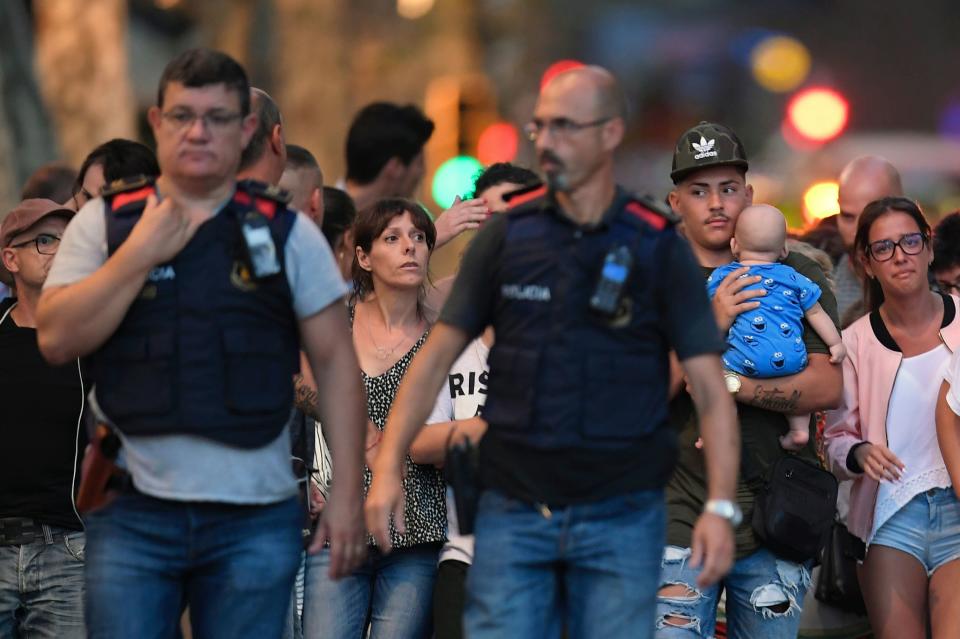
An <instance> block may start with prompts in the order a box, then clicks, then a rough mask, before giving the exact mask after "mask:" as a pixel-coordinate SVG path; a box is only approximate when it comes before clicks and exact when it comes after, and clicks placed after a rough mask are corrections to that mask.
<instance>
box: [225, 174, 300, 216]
mask: <svg viewBox="0 0 960 639" xmlns="http://www.w3.org/2000/svg"><path fill="white" fill-rule="evenodd" d="M292 197H293V196H292V195H291V194H290V193H289V192H288V191H286V190H284V189H281V188H280V187H279V186H275V185H273V184H267V183H266V182H261V181H260V180H240V181H239V182H237V190H236V192H235V193H234V195H233V199H234V201H235V202H238V203H240V204H243V205H246V206H252V207H254V208H255V209H256V210H257V211H259V212H260V213H262V214H263V215H265V216H266V217H267V218H269V219H271V220H272V219H273V218H274V216H275V215H276V214H277V213H278V212H280V211H283V210H284V209H286V208H287V204H289V203H290V200H291V198H292Z"/></svg>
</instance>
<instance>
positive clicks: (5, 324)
mask: <svg viewBox="0 0 960 639" xmlns="http://www.w3.org/2000/svg"><path fill="white" fill-rule="evenodd" d="M73 213H74V212H73V211H72V210H70V209H68V208H64V207H63V206H62V205H60V204H57V203H56V202H53V201H51V200H43V199H34V200H25V201H24V202H22V203H21V204H20V206H18V207H17V208H16V209H14V210H13V211H12V212H11V213H10V214H9V215H8V216H7V217H6V218H4V221H3V225H2V226H0V247H3V248H2V249H0V250H2V258H3V264H2V269H0V279H3V280H4V281H5V282H7V283H9V284H13V285H14V286H15V288H16V292H17V297H16V299H7V300H4V301H3V302H2V303H0V405H2V406H3V424H4V432H3V445H2V446H0V637H16V636H23V635H24V634H25V633H27V631H28V630H30V631H31V632H38V633H41V634H42V635H43V636H46V637H59V638H67V639H69V638H71V637H83V636H85V633H84V626H83V551H84V537H83V524H82V523H81V521H80V517H79V515H78V514H77V511H76V509H75V507H74V501H73V498H74V492H75V490H74V489H75V487H76V480H77V476H78V473H77V459H78V452H79V451H81V450H83V449H84V447H85V446H86V431H85V429H84V428H83V427H82V425H81V419H80V416H81V413H82V411H83V383H82V377H81V374H80V368H79V362H78V361H74V362H71V363H69V364H66V365H64V366H50V365H49V364H47V362H46V361H45V360H44V359H43V357H42V356H41V355H40V349H39V348H38V347H37V331H36V323H35V321H34V311H35V309H36V303H37V298H38V297H39V296H40V289H41V287H42V286H43V281H44V280H45V279H46V277H47V272H48V271H49V269H50V263H51V262H52V261H53V255H54V254H55V253H56V251H57V247H58V246H59V244H60V237H61V235H63V230H64V229H65V228H66V226H67V221H68V220H69V219H70V217H71V216H72V215H73ZM29 636H33V635H29Z"/></svg>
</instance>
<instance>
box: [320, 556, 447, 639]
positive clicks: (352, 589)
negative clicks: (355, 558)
mask: <svg viewBox="0 0 960 639" xmlns="http://www.w3.org/2000/svg"><path fill="white" fill-rule="evenodd" d="M439 550H440V547H439V545H436V546H434V545H430V546H415V547H413V548H401V549H398V550H394V551H393V552H391V553H390V554H389V555H383V554H381V553H380V552H379V551H378V550H377V549H376V548H370V549H369V553H370V554H369V556H368V557H367V560H366V561H365V562H364V563H363V565H362V566H360V568H358V569H357V570H355V571H354V572H353V573H352V574H350V575H349V576H347V577H344V578H343V579H340V580H338V581H332V580H331V579H330V577H329V576H328V572H327V571H328V570H329V568H330V551H329V550H327V549H324V550H322V551H321V552H319V553H317V554H316V555H312V556H310V557H308V558H307V575H306V583H305V592H304V598H303V636H304V637H308V638H309V639H321V638H323V639H328V638H329V639H363V637H366V636H367V635H366V634H364V633H365V630H366V627H367V624H368V623H369V625H370V634H369V637H370V639H426V638H427V637H429V636H430V626H431V623H430V619H431V614H430V613H431V607H430V603H431V599H432V597H433V582H434V580H435V579H436V576H437V556H438V554H439Z"/></svg>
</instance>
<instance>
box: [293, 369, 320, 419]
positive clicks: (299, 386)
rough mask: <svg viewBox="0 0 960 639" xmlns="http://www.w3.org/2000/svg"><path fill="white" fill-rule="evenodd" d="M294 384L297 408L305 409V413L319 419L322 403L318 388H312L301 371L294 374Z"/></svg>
mask: <svg viewBox="0 0 960 639" xmlns="http://www.w3.org/2000/svg"><path fill="white" fill-rule="evenodd" d="M293 386H294V389H295V390H296V399H295V400H294V403H295V404H296V406H297V408H299V409H300V410H301V411H303V412H304V414H305V415H307V416H309V417H312V418H313V419H316V420H319V419H320V409H319V406H320V404H319V396H318V395H317V391H316V389H314V388H311V387H310V386H309V385H308V384H307V383H306V382H304V381H303V375H301V374H299V373H297V374H296V375H294V376H293Z"/></svg>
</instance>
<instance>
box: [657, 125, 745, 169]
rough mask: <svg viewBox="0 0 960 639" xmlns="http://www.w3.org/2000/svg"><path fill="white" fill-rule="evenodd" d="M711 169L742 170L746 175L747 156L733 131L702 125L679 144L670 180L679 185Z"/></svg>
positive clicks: (691, 130)
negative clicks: (722, 167) (723, 167)
mask: <svg viewBox="0 0 960 639" xmlns="http://www.w3.org/2000/svg"><path fill="white" fill-rule="evenodd" d="M711 166H739V167H743V170H744V171H746V170H747V168H748V164H747V153H746V151H744V150H743V143H742V142H741V141H740V138H738V137H737V134H736V133H734V132H733V130H732V129H729V128H727V127H725V126H724V125H722V124H717V123H715V122H701V123H700V124H698V125H697V126H695V127H693V128H692V129H688V130H687V131H686V132H685V133H684V134H683V135H681V136H680V139H679V140H677V146H676V148H675V149H674V150H673V170H672V171H670V179H672V180H673V183H674V184H679V183H680V181H681V180H683V178H685V177H686V176H687V175H689V174H690V173H692V172H694V171H698V170H700V169H703V168H707V167H711Z"/></svg>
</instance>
